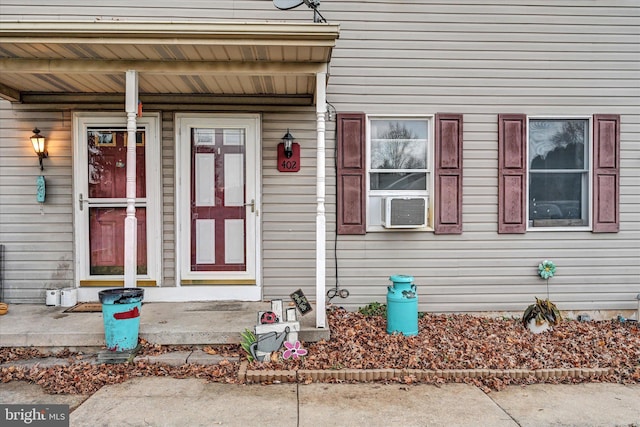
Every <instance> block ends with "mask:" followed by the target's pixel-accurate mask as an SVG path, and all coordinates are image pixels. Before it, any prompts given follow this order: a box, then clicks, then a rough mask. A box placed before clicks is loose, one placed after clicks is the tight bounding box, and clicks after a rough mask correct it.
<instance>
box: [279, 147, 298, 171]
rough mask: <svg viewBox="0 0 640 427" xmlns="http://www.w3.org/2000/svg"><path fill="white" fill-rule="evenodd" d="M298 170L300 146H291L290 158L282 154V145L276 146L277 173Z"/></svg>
mask: <svg viewBox="0 0 640 427" xmlns="http://www.w3.org/2000/svg"><path fill="white" fill-rule="evenodd" d="M299 170H300V144H298V143H297V142H294V143H293V144H291V156H290V157H287V156H286V155H285V153H284V144H282V143H280V144H278V171H280V172H298V171H299Z"/></svg>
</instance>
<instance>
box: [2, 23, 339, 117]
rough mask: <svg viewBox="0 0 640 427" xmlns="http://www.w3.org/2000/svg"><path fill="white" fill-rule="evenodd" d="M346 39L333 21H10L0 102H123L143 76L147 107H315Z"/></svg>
mask: <svg viewBox="0 0 640 427" xmlns="http://www.w3.org/2000/svg"><path fill="white" fill-rule="evenodd" d="M338 36H339V25H336V24H324V23H302V24H301V23H272V22H215V23H214V22H131V21H96V22H77V21H74V22H69V21H67V22H63V21H55V22H6V21H5V22H2V25H0V97H2V98H4V99H7V100H10V101H12V102H22V103H37V102H55V101H61V100H65V99H68V100H70V99H69V98H70V97H73V99H74V100H75V101H76V102H78V99H86V100H87V101H88V102H92V101H96V100H98V99H103V98H104V97H107V98H108V97H112V98H115V97H122V99H123V100H124V92H125V72H126V71H127V70H136V71H138V73H139V93H140V96H141V98H142V99H145V98H146V100H147V101H149V100H151V101H153V100H154V99H155V100H159V99H162V98H164V97H167V96H171V97H173V98H176V97H180V96H183V97H189V99H191V100H193V99H197V97H198V96H203V97H204V96H206V97H207V99H208V102H216V98H218V99H217V102H229V103H234V102H237V103H240V102H242V103H246V102H258V103H266V102H268V103H272V104H273V103H276V104H285V103H286V104H295V105H312V104H313V103H314V96H315V91H316V82H315V79H316V73H322V72H328V64H329V62H330V60H331V53H332V49H333V47H334V46H335V42H336V39H337V38H338ZM100 97H102V98H100ZM194 97H195V98H194ZM212 97H213V98H212ZM249 99H250V100H251V101H249Z"/></svg>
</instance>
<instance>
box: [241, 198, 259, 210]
mask: <svg viewBox="0 0 640 427" xmlns="http://www.w3.org/2000/svg"><path fill="white" fill-rule="evenodd" d="M244 205H245V206H251V213H253V212H255V211H256V200H255V199H251V203H245V204H244Z"/></svg>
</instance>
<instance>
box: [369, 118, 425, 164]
mask: <svg viewBox="0 0 640 427" xmlns="http://www.w3.org/2000/svg"><path fill="white" fill-rule="evenodd" d="M427 128H428V122H427V121H426V120H373V121H371V169H426V167H427V141H428V131H427Z"/></svg>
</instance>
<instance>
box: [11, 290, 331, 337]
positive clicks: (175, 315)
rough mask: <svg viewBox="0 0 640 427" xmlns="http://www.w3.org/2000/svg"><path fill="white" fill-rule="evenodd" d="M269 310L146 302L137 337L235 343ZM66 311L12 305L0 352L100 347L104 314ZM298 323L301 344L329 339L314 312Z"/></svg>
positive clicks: (264, 306) (263, 305)
mask: <svg viewBox="0 0 640 427" xmlns="http://www.w3.org/2000/svg"><path fill="white" fill-rule="evenodd" d="M270 307H271V305H270V303H268V302H235V301H234V302H149V303H147V302H145V303H143V305H142V308H141V310H140V331H139V336H140V338H144V339H145V340H147V341H148V342H150V343H152V344H162V345H210V344H231V343H239V342H240V333H241V332H242V331H244V330H245V328H248V329H251V330H253V328H254V327H255V325H256V321H257V317H258V311H266V310H269V309H270ZM67 308H68V307H49V306H46V305H36V304H10V305H9V312H8V313H7V314H5V315H3V316H0V347H45V348H65V347H66V348H70V349H73V348H83V347H103V346H104V345H105V338H104V323H103V320H102V313H100V312H88V313H87V312H75V313H74V312H67V313H65V310H67ZM298 315H299V313H298ZM299 318H300V332H299V335H298V336H299V339H300V340H301V341H305V342H315V341H319V340H321V339H327V340H328V339H329V334H330V331H329V328H328V327H327V328H321V329H318V328H316V327H315V312H313V311H312V312H311V313H309V314H307V315H306V316H299Z"/></svg>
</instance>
